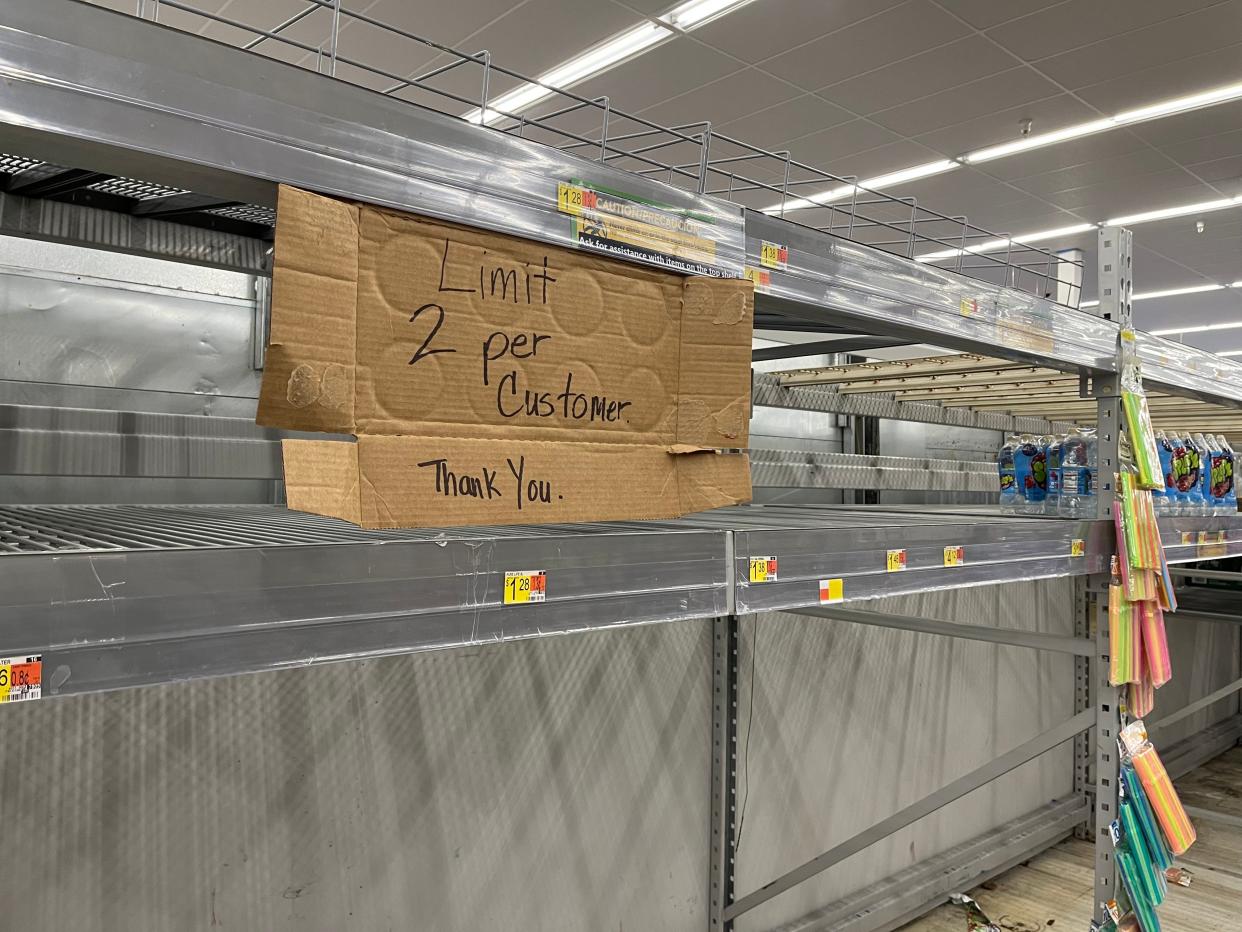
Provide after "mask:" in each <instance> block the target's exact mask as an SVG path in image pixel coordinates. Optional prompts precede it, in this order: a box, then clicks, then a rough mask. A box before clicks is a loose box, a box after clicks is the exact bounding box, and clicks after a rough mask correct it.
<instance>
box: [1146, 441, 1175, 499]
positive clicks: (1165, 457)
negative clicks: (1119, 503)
mask: <svg viewBox="0 0 1242 932" xmlns="http://www.w3.org/2000/svg"><path fill="white" fill-rule="evenodd" d="M1156 453H1157V454H1159V456H1160V473H1161V475H1162V476H1164V485H1163V486H1162V487H1161V488H1159V489H1153V490H1152V493H1151V506H1152V508H1154V509H1155V511H1156V514H1158V515H1168V514H1172V513H1173V501H1174V498H1173V496H1174V494H1175V493H1174V488H1173V443H1172V442H1171V441H1170V440H1169V438H1168V436H1167V435H1166V434H1165V432H1164V431H1162V430H1158V431H1156Z"/></svg>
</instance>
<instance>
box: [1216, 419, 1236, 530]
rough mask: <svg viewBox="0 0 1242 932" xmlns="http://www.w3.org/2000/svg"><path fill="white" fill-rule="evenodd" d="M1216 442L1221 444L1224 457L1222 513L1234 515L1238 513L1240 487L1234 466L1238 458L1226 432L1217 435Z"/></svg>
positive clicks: (1222, 456)
mask: <svg viewBox="0 0 1242 932" xmlns="http://www.w3.org/2000/svg"><path fill="white" fill-rule="evenodd" d="M1216 442H1217V443H1218V444H1220V449H1221V458H1222V459H1223V461H1224V462H1223V464H1222V470H1221V483H1222V485H1223V486H1224V496H1223V497H1222V500H1221V502H1222V504H1221V509H1220V510H1221V514H1226V515H1234V514H1237V513H1238V489H1237V486H1236V485H1235V484H1234V479H1233V477H1234V466H1235V463H1236V458H1235V457H1234V455H1233V447H1232V446H1231V445H1230V443H1229V441H1228V440H1226V439H1225V435H1224V434H1217V435H1216Z"/></svg>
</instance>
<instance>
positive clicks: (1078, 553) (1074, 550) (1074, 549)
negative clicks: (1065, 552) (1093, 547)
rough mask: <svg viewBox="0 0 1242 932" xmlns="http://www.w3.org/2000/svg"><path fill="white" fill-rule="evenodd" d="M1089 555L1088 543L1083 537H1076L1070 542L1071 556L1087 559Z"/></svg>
mask: <svg viewBox="0 0 1242 932" xmlns="http://www.w3.org/2000/svg"><path fill="white" fill-rule="evenodd" d="M1086 555H1087V542H1086V541H1085V540H1083V539H1082V538H1081V537H1075V538H1074V539H1073V540H1071V541H1070V556H1071V557H1085V556H1086Z"/></svg>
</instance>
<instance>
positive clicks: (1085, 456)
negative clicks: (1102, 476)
mask: <svg viewBox="0 0 1242 932" xmlns="http://www.w3.org/2000/svg"><path fill="white" fill-rule="evenodd" d="M1095 456H1096V445H1095V431H1090V430H1083V429H1080V428H1079V429H1075V430H1072V431H1070V432H1069V433H1068V434H1066V436H1065V439H1064V440H1063V441H1062V442H1061V515H1062V516H1063V517H1066V518H1089V517H1094V515H1095V508H1094V504H1095V499H1094V498H1093V496H1094V495H1095V470H1096V459H1095Z"/></svg>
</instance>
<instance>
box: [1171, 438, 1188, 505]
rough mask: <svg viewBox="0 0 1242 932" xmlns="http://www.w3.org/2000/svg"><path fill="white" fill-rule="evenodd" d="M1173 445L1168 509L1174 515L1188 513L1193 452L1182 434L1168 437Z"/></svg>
mask: <svg viewBox="0 0 1242 932" xmlns="http://www.w3.org/2000/svg"><path fill="white" fill-rule="evenodd" d="M1169 443H1170V444H1171V445H1172V447H1173V458H1172V466H1173V488H1172V490H1171V493H1172V494H1171V499H1172V500H1171V502H1170V511H1171V512H1172V513H1173V514H1175V515H1185V514H1190V513H1191V511H1190V497H1191V496H1190V487H1191V485H1193V480H1192V477H1191V465H1192V463H1191V460H1192V458H1193V453H1192V451H1191V447H1190V442H1189V441H1188V440H1187V439H1186V437H1184V436H1176V435H1174V436H1172V437H1169Z"/></svg>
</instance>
